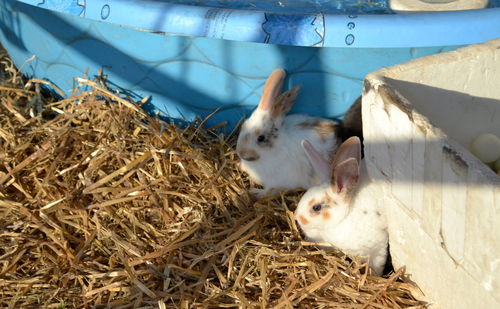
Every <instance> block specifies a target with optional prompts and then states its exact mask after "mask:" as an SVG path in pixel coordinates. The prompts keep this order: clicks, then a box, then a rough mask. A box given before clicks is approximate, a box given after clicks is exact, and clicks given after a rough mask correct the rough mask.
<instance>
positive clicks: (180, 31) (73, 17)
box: [0, 0, 500, 127]
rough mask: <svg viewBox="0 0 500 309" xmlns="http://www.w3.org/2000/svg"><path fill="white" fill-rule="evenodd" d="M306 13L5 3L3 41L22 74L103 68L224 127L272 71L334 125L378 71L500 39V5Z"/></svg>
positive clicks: (301, 106) (83, 0)
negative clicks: (466, 8)
mask: <svg viewBox="0 0 500 309" xmlns="http://www.w3.org/2000/svg"><path fill="white" fill-rule="evenodd" d="M206 1H207V2H208V0H206ZM262 1H264V0H261V2H262ZM332 1H333V0H332ZM177 2H179V1H177ZM195 2H200V1H192V3H195ZM212 2H213V1H212ZM229 2H231V1H229ZM245 2H246V3H248V1H245ZM337 2H340V1H337ZM242 3H243V2H242ZM271 11H272V12H271ZM295 11H296V10H295ZM307 11H308V14H302V13H297V12H292V13H290V12H286V11H284V12H282V11H281V10H278V9H276V10H275V9H272V10H271V9H270V11H268V12H265V11H259V10H258V9H257V10H256V9H253V10H231V9H224V8H217V7H203V6H194V5H180V4H176V3H170V2H169V1H166V0H164V1H162V0H156V1H154V0H22V1H21V0H0V26H1V31H0V40H1V43H2V45H3V46H4V47H5V49H6V50H7V51H8V53H9V54H10V56H11V57H12V59H13V60H14V62H15V64H16V65H17V66H18V67H19V68H21V70H22V72H23V73H25V74H26V75H28V76H33V77H37V78H43V79H47V80H50V81H51V82H53V83H55V84H56V85H58V86H59V87H60V88H61V89H63V90H64V91H66V92H67V93H69V92H70V90H71V89H72V88H73V86H74V85H73V78H74V77H81V76H83V74H84V72H85V71H86V70H87V69H88V70H89V73H90V76H92V75H96V74H97V72H98V70H99V69H101V68H102V69H103V70H104V73H105V74H106V75H107V77H108V80H109V81H110V82H111V83H112V84H113V86H114V87H119V88H121V89H126V90H127V91H128V94H129V95H132V96H135V95H137V96H146V95H151V96H152V100H151V102H150V104H149V105H148V108H149V109H151V110H160V111H162V112H165V113H167V115H168V116H170V117H173V118H183V119H186V120H192V119H193V118H194V117H196V116H205V115H207V114H209V113H211V112H212V111H213V110H214V109H215V108H221V111H220V112H219V113H217V114H216V115H215V116H214V117H213V118H211V120H210V121H209V124H210V125H213V124H216V123H219V122H222V121H226V120H227V121H229V123H230V127H231V126H233V125H234V124H235V123H236V122H237V121H238V120H239V119H240V118H241V117H242V116H243V115H244V114H246V115H248V114H249V112H250V111H251V110H252V109H253V108H254V106H255V105H256V104H257V102H258V100H259V97H260V94H261V91H262V86H263V83H264V81H265V78H266V77H267V76H268V75H269V74H270V72H272V71H273V70H275V69H276V68H279V67H283V68H285V69H286V70H287V71H288V72H289V78H288V80H287V85H286V87H290V86H292V85H297V84H302V86H303V87H302V89H301V93H300V95H299V97H298V100H297V103H296V105H295V107H294V110H293V111H295V112H307V113H310V114H315V115H321V116H328V117H336V116H337V117H338V116H341V115H342V114H343V113H344V112H345V110H346V109H347V107H348V106H349V105H350V104H351V103H352V102H353V101H354V100H355V99H356V98H357V97H358V96H359V95H360V94H361V89H362V81H363V78H364V76H365V75H366V74H367V73H369V72H371V71H373V70H376V69H379V68H381V67H384V66H389V65H393V64H397V63H401V62H404V61H408V60H411V59H413V58H416V57H420V56H424V55H430V54H434V53H438V52H442V51H449V50H453V49H456V48H457V47H460V46H463V45H467V44H472V43H479V42H483V41H486V40H490V39H493V38H497V37H500V8H488V9H483V10H473V11H458V12H444V13H428V14H412V15H397V14H390V12H386V13H388V14H359V15H352V14H351V15H349V14H347V13H349V11H348V10H343V11H342V10H340V11H339V13H338V14H335V10H333V11H328V14H326V13H317V14H314V13H313V12H314V10H307ZM341 13H342V14H341ZM351 13H352V12H351ZM33 55H34V56H36V57H35V58H34V60H32V61H29V62H26V60H27V59H29V58H31V57H32V56H33Z"/></svg>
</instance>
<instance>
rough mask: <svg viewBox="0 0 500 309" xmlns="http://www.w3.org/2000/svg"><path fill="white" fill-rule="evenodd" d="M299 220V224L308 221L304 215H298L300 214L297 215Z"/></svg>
mask: <svg viewBox="0 0 500 309" xmlns="http://www.w3.org/2000/svg"><path fill="white" fill-rule="evenodd" d="M299 221H300V223H301V224H303V225H306V224H308V223H309V221H308V220H307V219H306V217H304V216H303V215H300V216H299Z"/></svg>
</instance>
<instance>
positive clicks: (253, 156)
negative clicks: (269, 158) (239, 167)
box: [238, 149, 259, 161]
mask: <svg viewBox="0 0 500 309" xmlns="http://www.w3.org/2000/svg"><path fill="white" fill-rule="evenodd" d="M238 157H240V159H242V160H245V161H255V160H257V159H259V154H258V153H257V152H256V151H255V150H250V149H240V150H238Z"/></svg>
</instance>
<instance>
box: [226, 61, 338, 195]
mask: <svg viewBox="0 0 500 309" xmlns="http://www.w3.org/2000/svg"><path fill="white" fill-rule="evenodd" d="M285 76H286V73H285V71H284V70H282V69H278V70H276V71H274V72H273V73H272V74H271V75H270V76H269V77H268V79H267V81H266V83H265V85H264V90H263V93H262V97H261V100H260V103H259V105H258V107H257V109H255V111H254V112H253V113H252V115H251V116H250V117H249V118H248V119H247V120H245V122H244V123H243V125H242V127H241V131H240V134H239V136H238V141H237V145H236V151H237V154H238V156H239V157H240V159H241V162H240V168H241V169H242V170H243V171H245V172H247V173H248V175H249V176H250V178H252V179H253V180H254V181H255V182H257V183H260V184H262V185H263V187H264V188H263V189H262V190H260V189H253V190H251V191H252V193H254V194H255V195H257V197H263V196H265V195H266V194H269V193H272V192H273V191H279V190H287V189H295V188H304V189H307V188H309V187H311V186H313V185H315V184H318V183H320V179H319V177H318V176H317V175H316V174H315V172H314V170H313V168H312V166H311V163H310V162H309V160H308V159H307V157H306V154H305V153H304V151H303V150H302V148H301V146H300V141H301V140H303V139H307V140H309V141H310V142H311V143H312V144H313V145H314V147H315V148H316V149H317V150H318V151H319V152H320V153H321V154H322V155H323V156H324V157H326V158H331V156H332V154H333V152H334V150H335V149H336V147H337V145H338V144H339V143H340V140H339V139H338V138H337V136H336V132H337V131H338V130H339V123H338V122H336V121H333V120H330V119H323V118H318V117H313V116H308V115H303V114H294V115H289V116H286V117H285V115H286V114H287V113H288V111H289V110H290V109H291V108H292V105H293V103H294V102H295V98H296V97H297V93H298V90H299V88H300V87H299V86H297V87H295V88H293V89H290V90H288V91H286V92H284V93H283V94H281V95H280V92H281V88H282V86H283V80H284V79H285Z"/></svg>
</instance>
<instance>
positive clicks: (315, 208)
mask: <svg viewBox="0 0 500 309" xmlns="http://www.w3.org/2000/svg"><path fill="white" fill-rule="evenodd" d="M322 208H323V205H321V204H316V205H314V206H313V207H312V210H313V211H314V212H320V211H321V209H322Z"/></svg>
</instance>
